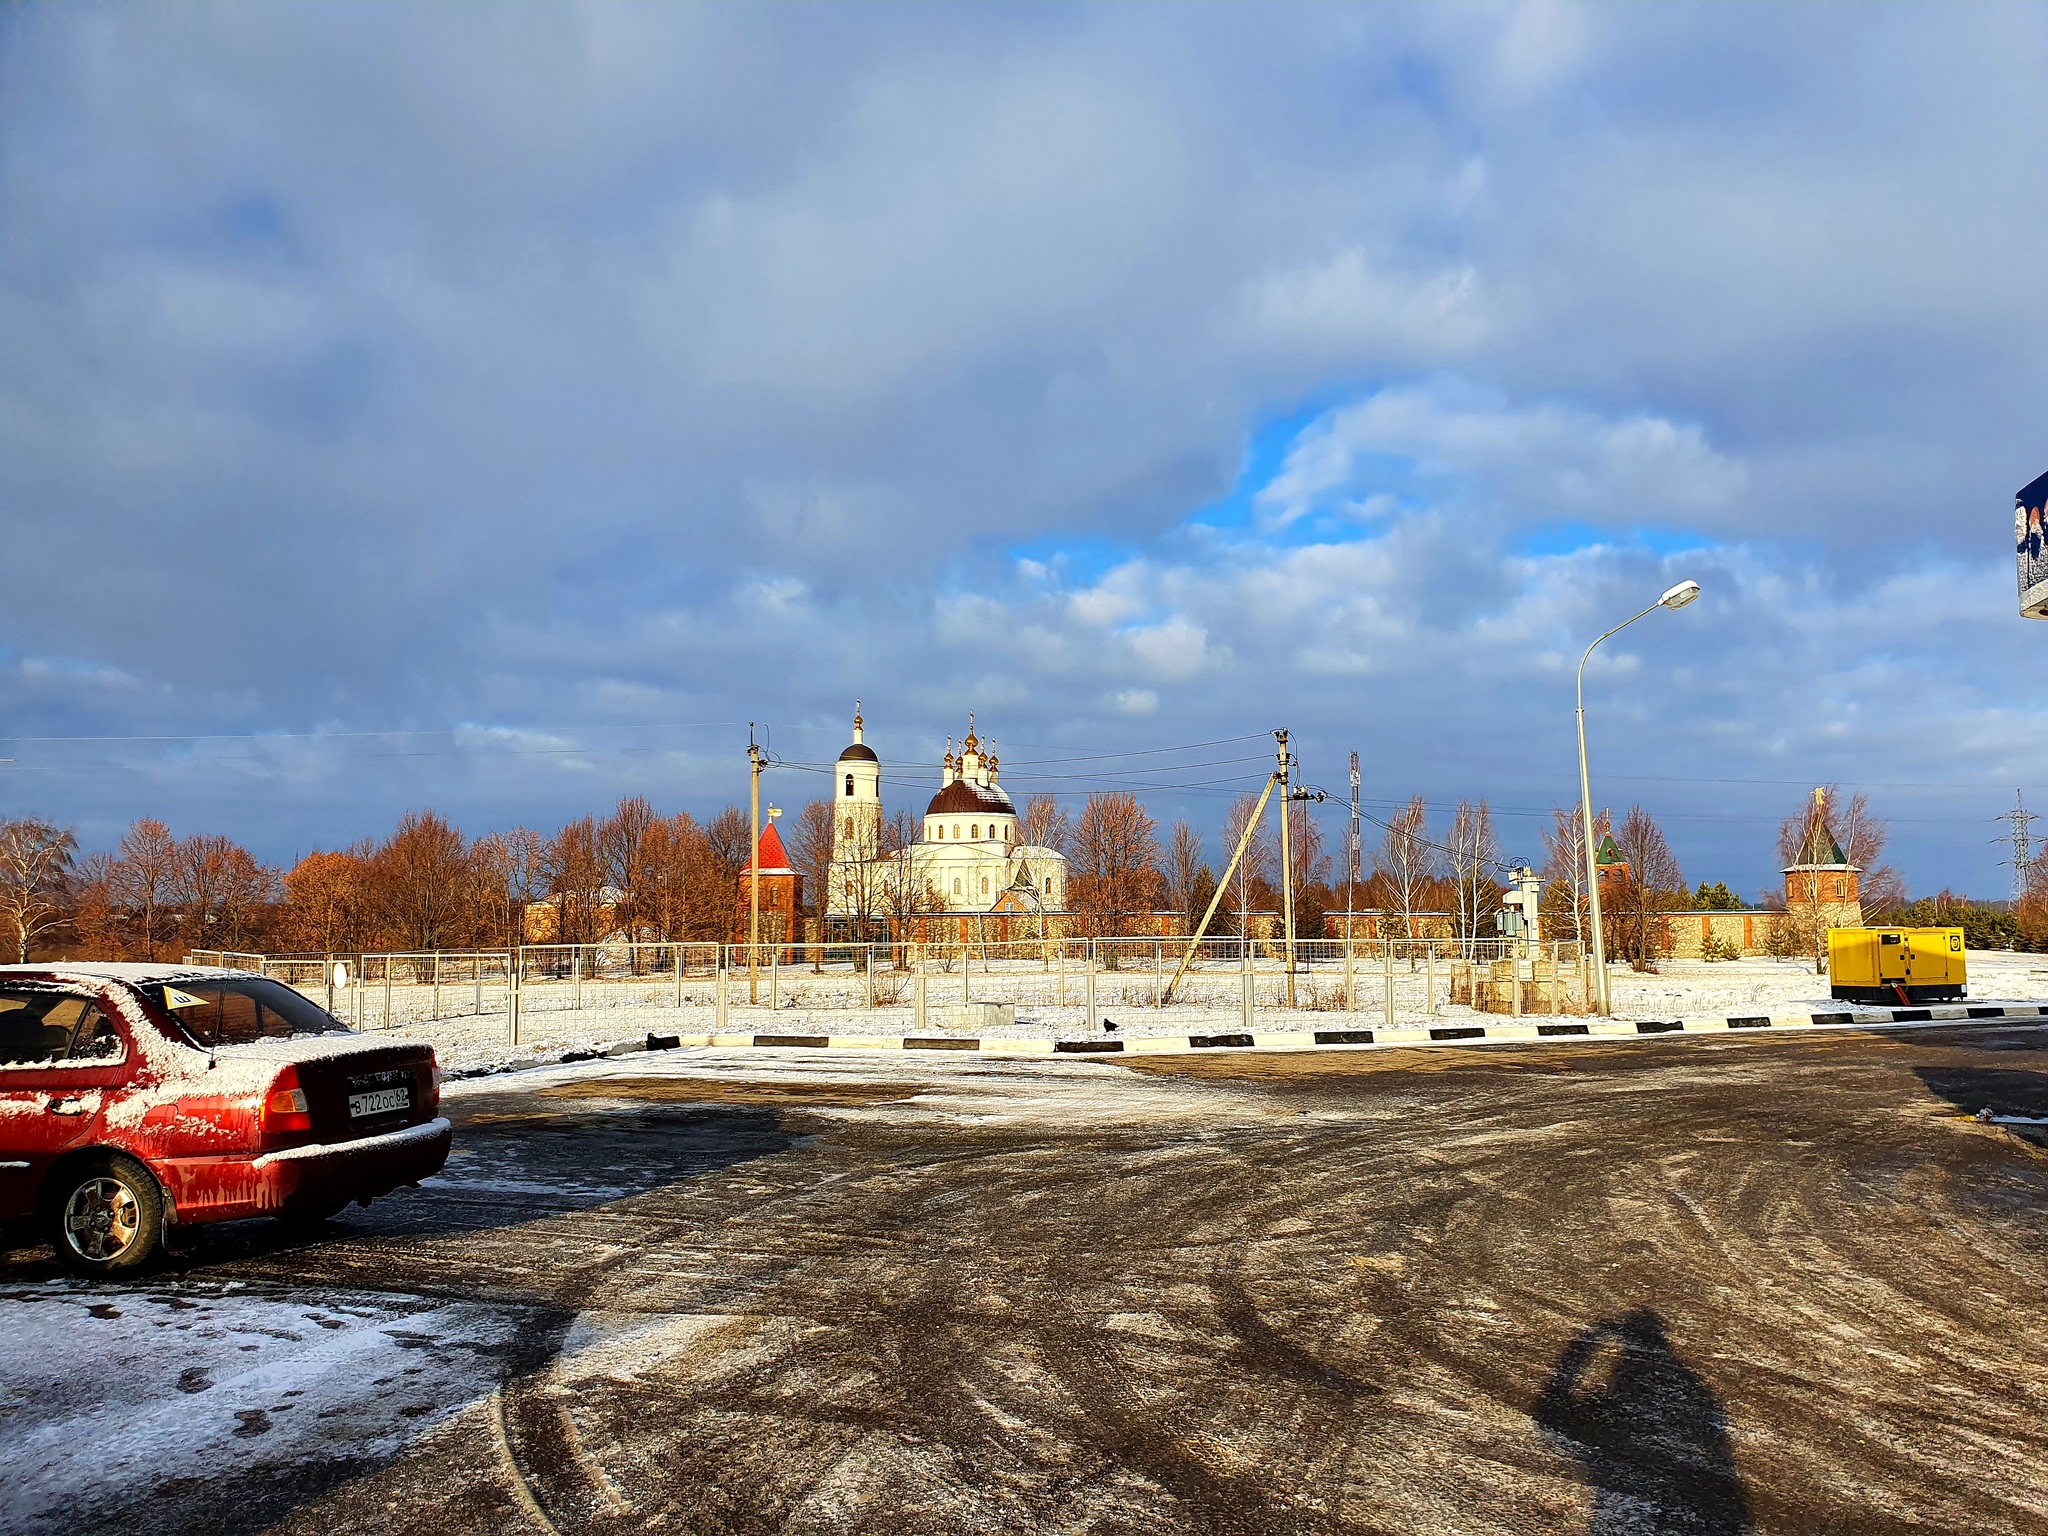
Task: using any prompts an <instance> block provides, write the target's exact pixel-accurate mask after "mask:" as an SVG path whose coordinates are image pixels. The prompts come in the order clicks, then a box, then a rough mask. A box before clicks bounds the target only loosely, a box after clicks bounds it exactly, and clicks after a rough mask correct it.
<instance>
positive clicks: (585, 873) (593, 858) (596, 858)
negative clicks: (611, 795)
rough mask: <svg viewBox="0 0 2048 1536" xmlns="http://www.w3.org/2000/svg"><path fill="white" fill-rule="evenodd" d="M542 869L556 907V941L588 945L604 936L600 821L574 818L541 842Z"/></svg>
mask: <svg viewBox="0 0 2048 1536" xmlns="http://www.w3.org/2000/svg"><path fill="white" fill-rule="evenodd" d="M540 864H541V872H542V875H543V877H544V878H545V880H546V882H547V890H548V900H549V901H550V902H551V903H552V904H553V906H554V909H555V942H556V943H558V944H588V943H590V942H592V941H593V940H595V939H601V938H603V937H604V935H603V934H601V933H599V932H598V931H597V929H598V927H599V926H600V923H601V919H602V913H601V911H600V904H601V902H602V900H603V890H604V859H603V856H602V855H601V854H600V853H599V852H598V846H597V820H596V818H595V817H591V816H585V817H584V818H583V819H582V820H581V821H572V822H570V823H569V824H568V825H567V826H566V827H563V828H562V829H561V830H560V831H559V832H557V833H556V834H555V835H554V836H553V837H551V838H549V839H547V841H546V842H544V843H542V844H541V854H540Z"/></svg>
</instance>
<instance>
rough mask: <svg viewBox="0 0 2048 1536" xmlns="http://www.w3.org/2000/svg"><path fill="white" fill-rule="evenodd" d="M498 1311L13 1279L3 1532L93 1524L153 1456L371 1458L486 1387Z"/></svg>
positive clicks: (197, 1459) (270, 1472) (201, 1464)
mask: <svg viewBox="0 0 2048 1536" xmlns="http://www.w3.org/2000/svg"><path fill="white" fill-rule="evenodd" d="M517 1326H518V1324H517V1320H516V1319H515V1318H513V1317H511V1316H508V1315H507V1314H506V1313H505V1312H504V1311H503V1310H502V1309H490V1308H486V1307H483V1306H480V1305H471V1304H468V1303H463V1302H453V1303H449V1302H439V1301H426V1300H418V1301H414V1300H412V1299H410V1298H406V1297H394V1296H392V1295H388V1294H369V1293H351V1292H346V1291H343V1292H333V1293H330V1294H328V1295H326V1296H325V1297H323V1299H322V1301H321V1302H320V1303H319V1304H317V1305H308V1304H307V1302H306V1301H305V1299H304V1297H303V1296H302V1295H301V1296H299V1297H293V1296H290V1295H287V1294H284V1293H282V1292H280V1293H278V1294H270V1293H268V1292H266V1291H264V1290H261V1289H252V1288H250V1287H246V1286H244V1285H242V1284H240V1283H238V1282H233V1281H230V1282H227V1283H225V1284H220V1283H207V1282H197V1283H195V1282H192V1281H186V1280H173V1279H168V1278H167V1279H166V1281H165V1282H164V1284H163V1286H162V1287H161V1288H157V1289H151V1290H146V1291H144V1290H125V1289H113V1288H110V1287H105V1286H97V1287H96V1286H91V1285H86V1284H82V1283H80V1284H69V1283H64V1282H52V1283H48V1284H38V1285H33V1286H28V1287H23V1288H18V1289H16V1290H13V1291H11V1292H10V1293H9V1294H8V1297H7V1326H6V1327H5V1328H0V1424H4V1425H5V1426H6V1433H5V1434H4V1435H0V1504H4V1507H5V1511H6V1513H5V1521H4V1523H5V1526H6V1528H7V1529H8V1530H10V1531H33V1530H44V1529H48V1530H53V1531H54V1530H58V1529H63V1530H72V1531H76V1530H88V1529H97V1528H99V1521H98V1520H97V1519H96V1518H94V1514H95V1511H96V1510H97V1509H99V1508H100V1507H101V1505H102V1504H105V1505H106V1506H107V1507H108V1508H109V1509H111V1508H113V1507H115V1506H119V1505H130V1504H132V1502H133V1500H134V1497H135V1491H136V1489H138V1488H148V1487H150V1486H152V1485H154V1484H156V1483H158V1482H159V1481H161V1480H162V1478H163V1476H164V1473H165V1469H166V1468H178V1469H182V1470H186V1471H189V1472H191V1473H194V1474H196V1475H199V1476H215V1477H217V1479H218V1480H219V1481H220V1483H221V1485H222V1492H223V1494H224V1495H229V1494H231V1493H232V1491H233V1488H232V1486H231V1485H234V1484H237V1483H239V1482H240V1481H241V1480H243V1479H254V1480H260V1479H262V1478H264V1477H266V1476H276V1477H282V1478H285V1479H286V1480H287V1481H288V1480H289V1476H290V1475H291V1472H292V1469H295V1468H296V1469H302V1470H303V1469H305V1468H307V1467H308V1465H309V1464H317V1463H319V1462H321V1461H323V1460H349V1461H358V1460H361V1459H362V1458H364V1457H381V1456H383V1455H386V1454H388V1453H390V1452H392V1451H395V1450H397V1449H398V1447H399V1446H401V1445H402V1444H404V1443H406V1442H408V1441H410V1440H412V1439H413V1438H415V1437H416V1436H418V1435H420V1434H421V1433H423V1432H424V1431H426V1430H427V1429H429V1428H431V1427H432V1426H433V1425H435V1424H436V1423H438V1422H439V1421H440V1420H442V1419H444V1418H446V1417H447V1416H448V1415H449V1414H451V1413H453V1412H455V1411H456V1410H457V1409H459V1408H461V1407H462V1406H464V1405H465V1404H468V1403H473V1402H477V1401H479V1400H481V1399H482V1398H484V1397H486V1396H487V1395H488V1394H489V1393H490V1392H491V1391H492V1390H493V1387H494V1385H495V1381H496V1356H498V1355H499V1354H501V1353H502V1352H503V1350H504V1348H505V1347H506V1346H507V1344H508V1343H509V1342H510V1340H511V1337H512V1335H513V1333H514V1332H515V1331H516V1328H517Z"/></svg>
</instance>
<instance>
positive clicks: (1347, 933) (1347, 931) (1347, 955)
mask: <svg viewBox="0 0 2048 1536" xmlns="http://www.w3.org/2000/svg"><path fill="white" fill-rule="evenodd" d="M1344 1011H1345V1012H1346V1013H1355V1012H1357V1011H1358V995H1357V993H1356V992H1354V991H1353V990H1352V986H1351V920H1350V919H1349V918H1348V917H1347V918H1346V919H1345V920H1344Z"/></svg>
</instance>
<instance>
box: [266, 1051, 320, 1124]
mask: <svg viewBox="0 0 2048 1536" xmlns="http://www.w3.org/2000/svg"><path fill="white" fill-rule="evenodd" d="M258 1124H259V1125H260V1126H261V1128H262V1129H263V1131H264V1132H265V1133H266V1134H268V1133H270V1132H272V1131H310V1130H311V1129H313V1116H312V1114H311V1112H310V1109H309V1107H308V1105H307V1103H306V1090H305V1089H303V1088H301V1087H300V1086H299V1069H298V1068H297V1067H286V1068H285V1069H284V1070H283V1071H282V1072H280V1073H278V1074H277V1080H276V1081H275V1082H273V1083H272V1084H271V1085H270V1092H269V1093H267V1094H265V1095H264V1097H263V1113H262V1114H261V1116H259V1117H258Z"/></svg>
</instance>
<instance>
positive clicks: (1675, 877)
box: [1602, 805, 1692, 971]
mask: <svg viewBox="0 0 2048 1536" xmlns="http://www.w3.org/2000/svg"><path fill="white" fill-rule="evenodd" d="M1614 846H1615V847H1616V848H1618V849H1619V850H1620V851H1621V856H1622V858H1624V859H1625V860H1627V861H1628V870H1629V873H1628V878H1627V880H1625V881H1623V882H1622V884H1621V886H1620V888H1619V889H1618V890H1617V891H1616V892H1615V902H1614V907H1615V912H1614V928H1615V931H1616V937H1617V938H1618V939H1619V940H1620V943H1619V946H1618V949H1619V952H1620V953H1622V954H1624V955H1626V956H1628V961H1629V964H1630V965H1631V966H1633V967H1634V968H1635V969H1636V970H1639V971H1648V970H1654V969H1656V964H1657V961H1658V960H1659V959H1660V958H1661V957H1662V956H1663V954H1664V952H1665V944H1664V921H1663V919H1664V914H1665V913H1667V912H1676V911H1679V910H1681V909H1683V908H1686V907H1689V906H1691V905H1692V900H1691V897H1690V896H1689V895H1688V893H1687V891H1686V885H1685V872H1684V871H1683V870H1681V869H1680V868H1679V867H1678V856H1677V855H1676V854H1674V853H1673V852H1672V851H1671V845H1670V844H1669V843H1668V842H1666V841H1665V840H1664V832H1663V829H1662V828H1661V827H1659V826H1658V825H1657V822H1656V819H1655V818H1654V817H1652V816H1651V815H1650V813H1649V812H1648V811H1646V810H1644V809H1643V808H1642V807H1641V806H1640V805H1632V806H1630V807H1629V808H1628V814H1627V815H1625V816H1623V817H1622V818H1621V827H1620V829H1619V830H1618V831H1616V832H1615V834H1614ZM1603 901H1604V898H1603ZM1602 915H1603V917H1604V916H1605V915H1606V914H1605V913H1604V912H1603V914H1602Z"/></svg>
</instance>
